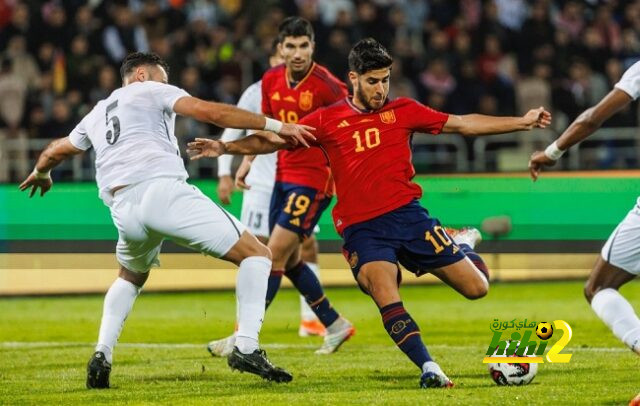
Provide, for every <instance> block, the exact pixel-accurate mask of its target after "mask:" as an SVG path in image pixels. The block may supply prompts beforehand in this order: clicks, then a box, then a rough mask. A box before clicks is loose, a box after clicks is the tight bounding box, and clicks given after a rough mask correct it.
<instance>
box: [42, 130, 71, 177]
mask: <svg viewBox="0 0 640 406" xmlns="http://www.w3.org/2000/svg"><path fill="white" fill-rule="evenodd" d="M67 144H68V141H67V139H66V138H60V139H57V140H54V141H52V142H51V143H50V144H49V145H47V147H46V148H45V149H44V151H42V153H41V154H40V156H39V157H38V161H37V162H36V170H37V171H38V172H49V171H50V170H51V169H53V168H55V167H56V166H58V165H59V164H60V163H61V162H62V161H64V160H66V159H68V158H70V157H72V156H73V155H75V154H76V153H77V152H75V151H71V150H69V148H68V145H67Z"/></svg>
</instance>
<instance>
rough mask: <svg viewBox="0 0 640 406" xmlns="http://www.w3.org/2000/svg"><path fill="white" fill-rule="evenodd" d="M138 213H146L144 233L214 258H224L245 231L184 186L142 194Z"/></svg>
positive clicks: (169, 184)
mask: <svg viewBox="0 0 640 406" xmlns="http://www.w3.org/2000/svg"><path fill="white" fill-rule="evenodd" d="M142 209H143V210H145V211H146V212H147V213H148V215H147V216H146V217H145V225H146V227H147V228H148V229H150V230H153V231H154V232H156V233H158V234H161V235H163V236H165V237H167V238H170V239H172V240H173V241H175V242H176V243H177V244H180V245H182V246H186V247H189V248H191V249H193V250H195V251H199V252H202V253H203V254H206V255H211V256H214V257H223V256H224V255H225V254H227V253H228V252H229V251H230V250H231V248H232V247H233V246H234V245H236V243H238V241H239V240H240V238H241V236H242V234H243V233H244V231H245V230H246V227H245V226H244V225H243V224H242V223H241V222H240V221H239V220H238V219H236V218H235V217H234V216H232V215H231V214H230V213H229V212H227V211H226V210H224V209H223V208H222V207H220V206H219V205H218V204H216V203H214V202H213V201H212V200H211V199H209V198H208V197H207V196H205V195H204V194H203V193H202V192H201V191H200V190H199V189H198V188H196V187H195V186H192V185H189V184H187V183H186V182H180V181H178V182H166V183H156V184H154V186H153V188H149V189H148V190H147V191H146V193H145V196H144V204H143V205H142ZM256 241H257V240H256Z"/></svg>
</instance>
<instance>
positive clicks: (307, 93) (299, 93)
mask: <svg viewBox="0 0 640 406" xmlns="http://www.w3.org/2000/svg"><path fill="white" fill-rule="evenodd" d="M347 94H348V92H347V87H346V86H345V84H344V83H342V82H341V81H340V80H338V79H337V78H336V77H335V76H333V75H332V74H331V73H330V72H329V71H328V70H327V69H326V68H324V67H323V66H320V65H318V64H317V63H314V64H313V65H312V66H311V69H309V72H308V73H307V75H306V76H305V77H304V78H303V79H302V80H301V81H299V82H298V83H297V84H296V85H295V86H294V87H292V86H291V84H290V83H289V79H288V75H287V69H286V66H285V65H279V66H276V67H274V68H272V69H270V70H268V71H267V72H265V74H264V76H263V77H262V112H263V113H264V114H265V115H267V116H269V117H273V118H275V119H278V120H280V121H283V122H285V123H297V122H298V121H299V120H301V119H302V118H303V117H304V116H306V115H307V114H309V113H311V112H313V111H315V110H316V109H318V108H320V107H326V106H330V105H331V104H333V103H335V102H337V101H338V100H340V99H343V98H344V97H345V96H346V95H347ZM276 180H277V181H280V182H287V183H295V184H297V185H302V186H308V187H312V188H314V189H316V190H318V191H320V192H323V193H327V194H333V180H332V178H331V171H330V169H329V166H328V162H327V158H326V157H325V155H324V153H323V152H322V150H321V149H320V148H305V149H292V150H282V151H279V152H278V165H277V169H276Z"/></svg>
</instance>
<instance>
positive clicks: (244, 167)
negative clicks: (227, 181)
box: [236, 159, 251, 190]
mask: <svg viewBox="0 0 640 406" xmlns="http://www.w3.org/2000/svg"><path fill="white" fill-rule="evenodd" d="M250 170H251V161H250V160H248V159H243V160H242V163H241V164H240V167H239V168H238V170H237V171H236V187H237V188H238V189H244V190H249V189H251V186H250V185H248V184H247V183H246V182H245V180H246V179H247V175H248V174H249V171H250Z"/></svg>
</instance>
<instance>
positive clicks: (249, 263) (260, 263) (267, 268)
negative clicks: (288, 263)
mask: <svg viewBox="0 0 640 406" xmlns="http://www.w3.org/2000/svg"><path fill="white" fill-rule="evenodd" d="M271 265H272V262H271V260H270V259H269V258H267V257H257V256H256V257H246V258H245V259H243V260H242V262H240V269H244V268H247V269H255V270H256V271H263V272H265V273H266V275H269V273H271Z"/></svg>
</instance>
